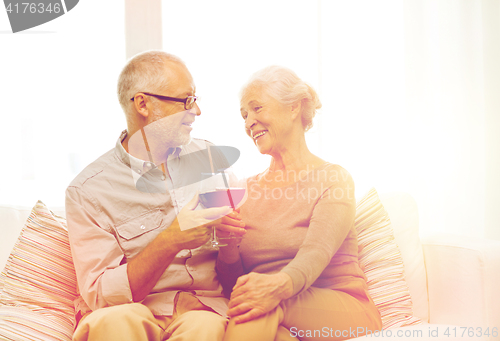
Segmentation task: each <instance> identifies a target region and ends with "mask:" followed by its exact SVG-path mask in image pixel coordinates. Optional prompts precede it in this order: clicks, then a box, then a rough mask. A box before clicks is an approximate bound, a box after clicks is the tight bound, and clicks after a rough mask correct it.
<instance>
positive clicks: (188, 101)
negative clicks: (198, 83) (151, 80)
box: [130, 92, 198, 110]
mask: <svg viewBox="0 0 500 341" xmlns="http://www.w3.org/2000/svg"><path fill="white" fill-rule="evenodd" d="M141 94H144V95H148V96H153V97H156V98H158V99H162V100H165V101H174V102H181V103H184V109H186V110H189V109H192V108H193V107H194V102H196V100H197V99H198V96H187V97H186V98H176V97H168V96H162V95H156V94H151V93H149V92H141ZM134 97H135V96H134ZM134 97H132V98H131V99H130V100H131V101H133V100H134Z"/></svg>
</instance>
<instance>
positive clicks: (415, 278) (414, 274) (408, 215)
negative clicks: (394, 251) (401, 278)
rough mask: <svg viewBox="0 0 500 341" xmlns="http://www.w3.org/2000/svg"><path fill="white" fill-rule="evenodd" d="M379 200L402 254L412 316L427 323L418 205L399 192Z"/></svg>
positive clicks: (425, 283)
mask: <svg viewBox="0 0 500 341" xmlns="http://www.w3.org/2000/svg"><path fill="white" fill-rule="evenodd" d="M380 200H381V201H382V205H383V206H384V208H385V210H386V211H387V213H389V217H391V225H392V229H393V231H394V239H395V241H396V244H397V245H398V246H399V250H400V251H401V256H402V258H403V264H404V269H405V279H406V283H408V288H409V289H410V296H411V299H412V302H413V314H414V315H415V316H418V317H420V318H421V319H422V320H423V321H425V322H429V298H428V293H427V274H426V268H425V261H424V253H423V247H422V243H421V242H420V238H419V233H418V207H417V203H416V202H415V200H414V199H413V197H412V196H411V195H409V194H408V193H402V192H393V193H384V194H382V195H380Z"/></svg>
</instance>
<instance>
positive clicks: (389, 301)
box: [355, 189, 422, 329]
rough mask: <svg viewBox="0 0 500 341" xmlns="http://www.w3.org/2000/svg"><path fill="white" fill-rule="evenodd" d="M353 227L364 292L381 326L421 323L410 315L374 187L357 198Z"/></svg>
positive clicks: (401, 269)
mask: <svg viewBox="0 0 500 341" xmlns="http://www.w3.org/2000/svg"><path fill="white" fill-rule="evenodd" d="M355 228H356V231H357V233H358V253H359V264H360V266H361V268H362V269H363V271H364V273H365V275H366V278H367V284H368V291H369V293H370V295H371V297H372V299H373V302H374V303H375V305H376V306H377V308H378V310H379V312H380V315H381V318H382V327H383V329H388V328H396V327H403V326H410V325H415V324H420V323H422V321H421V320H420V319H419V318H418V317H415V316H413V311H412V301H411V297H410V291H409V289H408V285H407V283H406V281H405V277H404V266H403V260H402V257H401V252H400V251H399V249H398V246H397V245H396V242H395V240H394V233H393V230H392V227H391V220H390V219H389V215H388V214H387V212H386V211H385V209H384V207H383V206H382V203H381V202H380V199H379V197H378V195H377V191H376V190H375V189H371V190H370V191H369V192H368V193H367V194H366V195H365V196H364V197H363V198H362V199H361V200H359V201H358V203H357V206H356V218H355Z"/></svg>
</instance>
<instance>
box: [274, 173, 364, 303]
mask: <svg viewBox="0 0 500 341" xmlns="http://www.w3.org/2000/svg"><path fill="white" fill-rule="evenodd" d="M332 171H334V172H339V174H340V176H338V177H337V180H336V181H334V182H333V183H331V184H329V186H328V187H327V188H326V189H325V191H324V192H323V193H322V195H321V196H320V197H319V199H318V201H317V203H316V205H315V206H314V209H313V212H312V216H311V219H310V223H309V227H308V231H307V234H306V237H305V239H304V241H303V243H302V244H301V246H300V247H299V251H298V252H297V254H296V256H295V257H294V259H293V260H292V261H291V262H290V263H289V264H288V265H287V266H285V267H284V268H283V269H282V270H281V271H283V272H285V273H287V274H288V275H290V277H291V278H292V282H293V295H297V294H299V293H301V292H303V291H304V290H307V289H308V288H309V287H310V286H311V285H312V284H313V283H314V281H315V280H316V279H317V278H318V277H319V276H320V275H321V273H322V272H323V270H324V269H325V268H326V266H327V265H328V264H329V263H330V260H331V259H332V257H333V255H334V254H335V253H336V252H337V250H338V249H339V248H340V246H341V245H342V243H343V242H344V240H345V239H346V237H347V234H348V233H349V230H350V229H351V228H352V226H353V224H354V216H355V213H356V201H355V198H354V182H353V180H352V178H351V176H350V175H349V173H348V172H347V171H346V170H344V169H343V168H342V167H340V166H338V167H335V169H334V170H332Z"/></svg>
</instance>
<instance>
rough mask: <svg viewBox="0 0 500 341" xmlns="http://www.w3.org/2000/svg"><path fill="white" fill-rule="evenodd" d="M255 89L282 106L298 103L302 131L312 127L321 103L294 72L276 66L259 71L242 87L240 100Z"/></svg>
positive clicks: (316, 95)
mask: <svg viewBox="0 0 500 341" xmlns="http://www.w3.org/2000/svg"><path fill="white" fill-rule="evenodd" d="M255 87H259V88H261V90H262V91H264V92H265V93H267V94H268V95H269V96H271V97H273V98H274V99H276V100H278V101H279V102H281V103H282V104H284V105H292V104H294V103H296V102H299V101H300V102H301V103H302V111H301V116H302V125H303V127H304V130H305V131H308V130H309V129H310V128H311V127H312V125H313V118H314V116H315V115H316V111H317V110H318V109H320V108H321V102H320V100H319V97H318V94H317V93H316V91H315V90H314V89H313V88H312V87H311V86H310V85H309V84H307V83H305V82H304V81H303V80H302V79H300V78H299V77H298V76H297V74H295V72H293V71H292V70H290V69H288V68H286V67H283V66H276V65H272V66H268V67H266V68H264V69H262V70H259V71H257V72H256V73H254V74H253V75H252V76H251V77H250V80H249V81H248V82H247V84H246V85H244V86H243V89H242V90H241V95H240V98H243V96H244V95H245V94H246V92H247V91H248V90H249V89H250V88H255Z"/></svg>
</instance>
